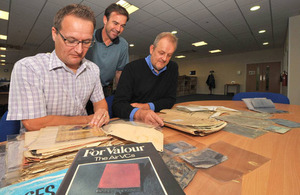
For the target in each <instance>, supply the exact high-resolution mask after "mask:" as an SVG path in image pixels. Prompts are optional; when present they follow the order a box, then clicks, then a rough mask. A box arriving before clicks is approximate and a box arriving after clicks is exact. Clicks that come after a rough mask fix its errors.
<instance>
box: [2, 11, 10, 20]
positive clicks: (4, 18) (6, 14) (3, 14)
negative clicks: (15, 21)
mask: <svg viewBox="0 0 300 195" xmlns="http://www.w3.org/2000/svg"><path fill="white" fill-rule="evenodd" d="M8 17H9V13H8V12H6V11H3V10H0V19H2V20H8Z"/></svg>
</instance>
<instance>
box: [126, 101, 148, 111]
mask: <svg viewBox="0 0 300 195" xmlns="http://www.w3.org/2000/svg"><path fill="white" fill-rule="evenodd" d="M130 105H131V106H132V107H135V108H140V109H144V110H150V106H149V104H147V103H144V104H142V103H132V104H130Z"/></svg>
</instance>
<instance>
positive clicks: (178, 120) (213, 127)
mask: <svg viewBox="0 0 300 195" xmlns="http://www.w3.org/2000/svg"><path fill="white" fill-rule="evenodd" d="M160 112H161V114H160V115H159V116H160V117H162V118H163V120H164V122H165V125H166V126H168V127H171V128H174V129H177V130H180V131H184V132H187V133H190V134H193V135H200V136H205V135H207V134H210V133H213V132H216V131H219V130H221V129H222V128H223V127H225V126H226V124H227V123H226V122H224V121H219V120H217V119H214V118H211V116H212V115H213V114H214V112H186V111H181V110H176V109H164V110H161V111H160Z"/></svg>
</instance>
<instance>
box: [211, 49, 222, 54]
mask: <svg viewBox="0 0 300 195" xmlns="http://www.w3.org/2000/svg"><path fill="white" fill-rule="evenodd" d="M209 52H210V53H219V52H222V50H220V49H215V50H210V51H209Z"/></svg>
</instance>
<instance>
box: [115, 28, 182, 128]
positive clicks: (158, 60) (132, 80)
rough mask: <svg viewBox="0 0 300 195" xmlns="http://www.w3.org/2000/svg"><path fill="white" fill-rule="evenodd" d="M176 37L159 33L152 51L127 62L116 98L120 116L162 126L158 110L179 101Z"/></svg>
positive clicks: (117, 110) (117, 113) (116, 106)
mask: <svg viewBox="0 0 300 195" xmlns="http://www.w3.org/2000/svg"><path fill="white" fill-rule="evenodd" d="M176 47H177V37H176V36H175V35H173V34H171V33H169V32H163V33H160V34H159V35H158V36H157V37H156V39H155V41H154V43H153V44H152V45H151V46H150V55H149V56H147V57H146V58H143V59H139V60H136V61H133V62H130V63H129V64H127V65H126V66H125V68H124V71H123V73H122V75H121V78H120V82H119V85H118V87H117V90H116V94H115V97H114V101H113V106H112V109H113V113H114V115H116V116H117V117H120V118H125V119H130V120H138V121H143V122H145V123H148V124H152V125H154V126H163V125H164V123H163V121H162V119H161V118H160V117H159V116H158V115H157V114H156V113H155V112H159V111H160V110H162V109H168V108H171V107H172V106H173V105H174V103H175V101H176V89H177V80H178V65H177V64H176V62H173V61H170V59H171V57H172V55H173V53H174V52H175V50H176Z"/></svg>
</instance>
